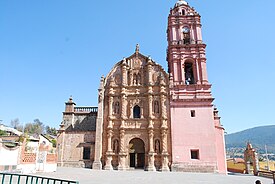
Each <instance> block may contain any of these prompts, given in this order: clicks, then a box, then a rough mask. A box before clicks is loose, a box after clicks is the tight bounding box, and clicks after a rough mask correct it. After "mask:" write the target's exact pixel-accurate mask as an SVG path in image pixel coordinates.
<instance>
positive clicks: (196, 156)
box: [191, 150, 200, 160]
mask: <svg viewBox="0 0 275 184" xmlns="http://www.w3.org/2000/svg"><path fill="white" fill-rule="evenodd" d="M191 159H196V160H198V159H200V158H199V150H191Z"/></svg>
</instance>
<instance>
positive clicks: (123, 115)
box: [121, 88, 127, 120]
mask: <svg viewBox="0 0 275 184" xmlns="http://www.w3.org/2000/svg"><path fill="white" fill-rule="evenodd" d="M121 94H122V98H121V118H122V119H124V120H125V119H127V97H126V95H125V88H122V93H121Z"/></svg>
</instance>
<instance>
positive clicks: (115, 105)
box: [113, 102, 120, 114]
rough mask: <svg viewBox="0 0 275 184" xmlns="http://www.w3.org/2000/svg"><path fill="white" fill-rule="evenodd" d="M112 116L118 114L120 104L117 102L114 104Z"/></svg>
mask: <svg viewBox="0 0 275 184" xmlns="http://www.w3.org/2000/svg"><path fill="white" fill-rule="evenodd" d="M113 109H114V114H119V112H120V104H119V102H115V103H114V108H113Z"/></svg>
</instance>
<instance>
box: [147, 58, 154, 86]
mask: <svg viewBox="0 0 275 184" xmlns="http://www.w3.org/2000/svg"><path fill="white" fill-rule="evenodd" d="M147 70H148V84H149V86H150V85H152V84H153V80H152V59H151V57H149V58H148V65H147Z"/></svg>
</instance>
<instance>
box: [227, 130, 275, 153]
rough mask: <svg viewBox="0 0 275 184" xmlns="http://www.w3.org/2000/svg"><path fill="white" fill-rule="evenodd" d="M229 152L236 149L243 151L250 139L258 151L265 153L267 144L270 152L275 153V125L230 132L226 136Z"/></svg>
mask: <svg viewBox="0 0 275 184" xmlns="http://www.w3.org/2000/svg"><path fill="white" fill-rule="evenodd" d="M225 140H226V149H227V152H229V151H230V150H232V149H234V152H238V151H236V150H239V152H240V151H242V149H243V148H245V147H246V143H247V142H248V141H249V142H250V143H252V145H253V147H254V148H256V149H257V152H258V153H262V154H264V153H265V145H267V148H268V152H269V153H273V154H275V125H270V126H261V127H255V128H251V129H247V130H244V131H241V132H237V133H233V134H228V135H226V136H225Z"/></svg>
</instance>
